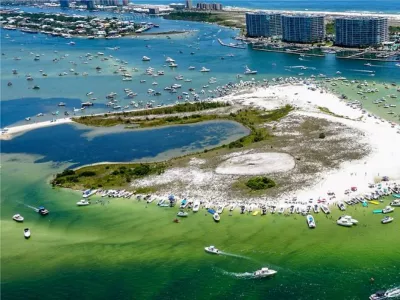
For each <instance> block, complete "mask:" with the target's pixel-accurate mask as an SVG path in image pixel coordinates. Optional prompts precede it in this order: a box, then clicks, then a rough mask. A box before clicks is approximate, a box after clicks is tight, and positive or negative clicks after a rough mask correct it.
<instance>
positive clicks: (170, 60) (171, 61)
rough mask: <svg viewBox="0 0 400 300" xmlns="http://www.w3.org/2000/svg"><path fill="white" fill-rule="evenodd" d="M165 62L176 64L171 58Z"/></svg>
mask: <svg viewBox="0 0 400 300" xmlns="http://www.w3.org/2000/svg"><path fill="white" fill-rule="evenodd" d="M165 62H168V63H174V62H175V60H174V59H172V58H171V57H167V59H166V60H165Z"/></svg>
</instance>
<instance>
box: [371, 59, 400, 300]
mask: <svg viewBox="0 0 400 300" xmlns="http://www.w3.org/2000/svg"><path fill="white" fill-rule="evenodd" d="M399 66H400V65H399ZM398 296H399V289H398V288H393V289H389V290H387V291H385V290H381V291H377V292H375V294H372V295H371V296H369V299H370V300H385V299H389V298H397V297H398Z"/></svg>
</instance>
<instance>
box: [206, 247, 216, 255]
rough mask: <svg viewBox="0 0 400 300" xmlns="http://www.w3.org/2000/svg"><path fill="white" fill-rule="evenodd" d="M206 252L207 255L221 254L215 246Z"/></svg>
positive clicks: (208, 248)
mask: <svg viewBox="0 0 400 300" xmlns="http://www.w3.org/2000/svg"><path fill="white" fill-rule="evenodd" d="M204 250H205V251H206V252H207V253H211V254H220V251H219V250H218V249H217V248H215V247H214V246H209V247H205V248H204Z"/></svg>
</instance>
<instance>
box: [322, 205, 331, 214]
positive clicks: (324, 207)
mask: <svg viewBox="0 0 400 300" xmlns="http://www.w3.org/2000/svg"><path fill="white" fill-rule="evenodd" d="M321 210H322V211H323V212H324V214H330V213H331V211H330V209H329V207H328V205H325V204H322V205H321Z"/></svg>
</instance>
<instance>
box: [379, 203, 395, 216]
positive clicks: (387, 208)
mask: <svg viewBox="0 0 400 300" xmlns="http://www.w3.org/2000/svg"><path fill="white" fill-rule="evenodd" d="M393 211H394V208H393V207H391V206H390V205H388V206H386V207H385V208H384V209H382V213H383V214H388V213H391V212H393Z"/></svg>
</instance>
